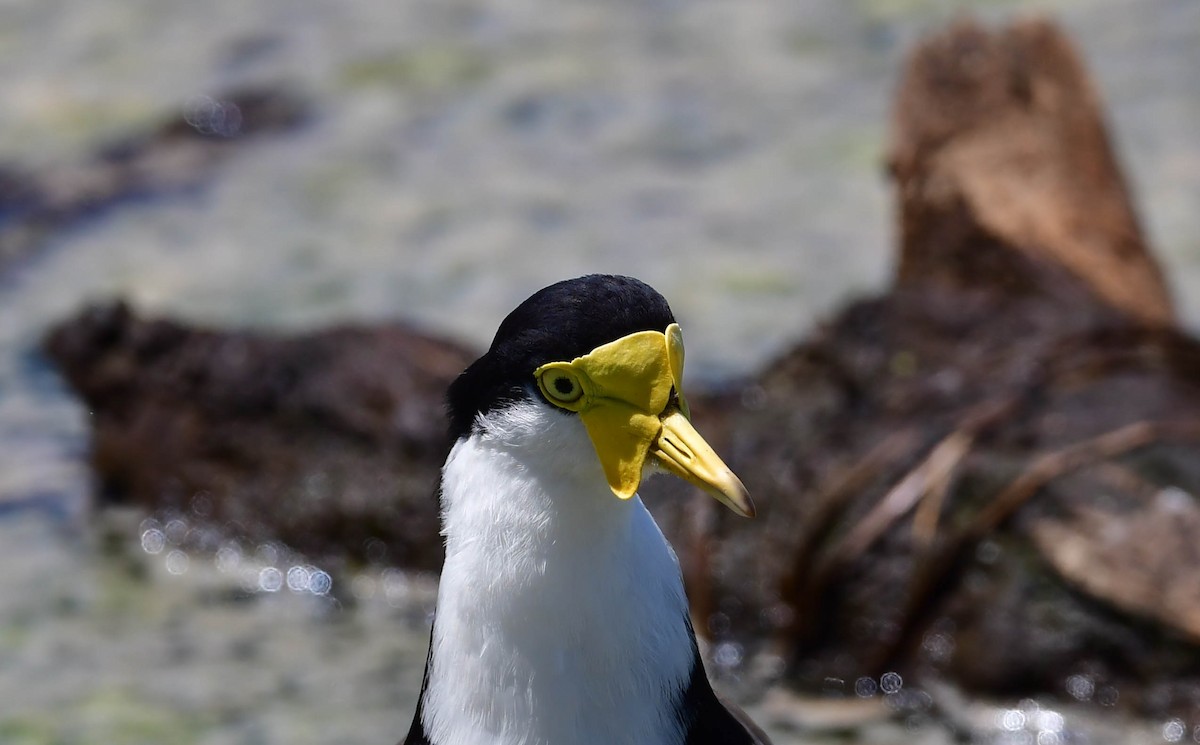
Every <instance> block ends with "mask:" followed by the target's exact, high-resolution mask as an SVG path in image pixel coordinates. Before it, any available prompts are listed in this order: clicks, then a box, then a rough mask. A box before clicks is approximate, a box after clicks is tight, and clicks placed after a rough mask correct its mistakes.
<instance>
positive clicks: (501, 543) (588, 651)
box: [422, 411, 696, 745]
mask: <svg viewBox="0 0 1200 745" xmlns="http://www.w3.org/2000/svg"><path fill="white" fill-rule="evenodd" d="M518 413H519V412H518ZM506 416H507V419H505V418H504V417H501V419H500V420H495V419H493V420H492V421H490V422H488V426H486V427H484V429H483V432H482V433H481V432H476V433H475V434H473V435H472V436H470V437H467V438H463V439H462V440H460V441H459V442H458V443H457V444H456V445H455V447H454V449H453V451H452V452H451V455H450V458H449V459H448V460H447V462H446V467H445V470H444V472H443V478H442V503H443V521H444V529H443V530H444V533H445V537H446V564H445V567H444V569H443V573H442V580H441V587H440V590H439V594H438V606H437V614H436V617H435V621H434V632H433V640H432V648H431V655H430V663H429V671H428V672H429V677H428V681H427V685H426V690H425V692H424V694H423V695H424V698H423V701H422V710H423V715H422V719H423V723H424V725H425V730H426V732H427V733H429V735H430V739H431V741H432V742H434V743H437V745H467V744H468V743H470V744H474V743H488V744H489V745H492V744H495V745H504V744H505V743H528V744H530V745H535V744H538V743H542V744H548V743H565V742H570V743H576V744H578V745H589V744H591V743H597V744H598V743H605V744H606V745H619V744H620V743H638V744H639V745H651V744H653V745H658V744H660V743H663V744H665V743H678V742H680V740H681V739H682V727H683V723H681V722H680V720H679V717H678V716H677V714H676V710H675V706H676V704H677V703H678V701H679V699H680V697H681V696H682V692H683V688H684V686H685V685H686V684H687V682H688V679H689V677H690V674H691V672H692V669H693V666H694V663H695V660H696V655H695V641H694V639H693V637H692V634H691V631H690V627H689V626H688V623H687V601H686V599H685V596H684V593H683V585H682V582H681V579H680V574H679V566H678V563H677V562H676V559H675V556H674V554H673V552H672V551H671V549H670V547H669V546H668V545H667V543H666V540H665V539H664V538H663V536H662V533H661V531H660V530H659V529H658V526H657V525H656V524H655V523H654V520H653V519H652V518H651V517H650V515H649V513H648V512H647V511H646V509H645V507H644V506H643V505H642V503H641V500H640V499H639V498H637V497H635V498H633V499H631V500H628V501H625V502H622V501H620V500H618V499H616V498H615V497H614V496H613V495H612V493H611V492H610V491H609V489H608V487H607V484H606V482H605V480H604V478H603V474H602V473H601V471H600V468H599V464H598V463H597V462H596V457H595V454H594V451H593V449H592V448H591V445H590V442H589V441H588V440H587V439H586V434H584V433H583V428H582V426H581V425H580V424H579V422H578V421H577V420H576V419H574V418H571V417H566V416H563V415H561V414H557V413H554V412H547V413H544V414H543V413H538V412H536V411H535V412H525V414H524V415H523V418H522V417H517V421H509V420H511V419H513V415H511V414H510V415H506ZM531 418H532V420H531ZM530 438H533V439H535V440H537V442H530V441H529V440H530Z"/></svg>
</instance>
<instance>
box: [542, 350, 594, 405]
mask: <svg viewBox="0 0 1200 745" xmlns="http://www.w3.org/2000/svg"><path fill="white" fill-rule="evenodd" d="M535 374H536V375H537V384H538V389H539V390H540V391H541V392H542V395H543V396H545V398H546V400H547V401H549V402H550V403H552V404H554V405H555V406H558V407H561V408H563V409H569V410H571V411H578V410H579V409H580V408H582V407H583V404H584V398H585V396H586V393H587V391H586V390H585V388H584V382H583V378H582V377H581V376H580V374H579V373H578V372H577V371H576V370H574V369H572V368H571V366H570V363H565V362H552V363H550V364H548V365H543V366H542V367H540V368H538V370H537V372H536V373H535Z"/></svg>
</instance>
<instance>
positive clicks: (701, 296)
mask: <svg viewBox="0 0 1200 745" xmlns="http://www.w3.org/2000/svg"><path fill="white" fill-rule="evenodd" d="M968 5H969V7H972V8H976V9H977V10H979V11H981V12H983V13H984V14H985V15H986V16H988V17H1004V16H1007V15H1010V14H1012V13H1014V12H1020V11H1024V10H1028V9H1052V10H1053V11H1054V12H1055V13H1056V14H1058V15H1059V16H1060V17H1061V18H1062V20H1063V21H1064V23H1065V25H1066V26H1067V28H1068V29H1069V30H1071V31H1072V32H1073V33H1074V34H1075V38H1076V39H1077V41H1078V42H1079V44H1080V46H1081V47H1082V50H1083V52H1084V55H1085V57H1086V58H1087V62H1088V64H1089V65H1090V67H1091V69H1092V71H1093V73H1094V75H1095V78H1096V81H1097V84H1098V86H1099V88H1100V91H1101V94H1102V96H1103V98H1104V99H1105V101H1106V103H1107V104H1108V109H1109V111H1110V121H1111V123H1112V125H1113V128H1114V135H1115V137H1116V140H1117V144H1118V147H1119V150H1120V153H1121V155H1122V158H1123V160H1124V162H1125V164H1126V166H1127V169H1128V171H1129V174H1130V176H1131V178H1132V180H1133V182H1134V186H1135V191H1136V193H1137V195H1138V201H1139V205H1140V207H1141V209H1142V213H1143V217H1144V219H1145V222H1146V225H1147V227H1148V229H1149V232H1150V234H1151V237H1152V240H1153V242H1154V244H1155V245H1156V246H1157V247H1158V248H1159V250H1160V255H1161V257H1162V259H1163V262H1164V264H1165V265H1166V266H1167V267H1168V274H1169V278H1170V281H1171V283H1172V286H1173V287H1174V289H1175V291H1176V300H1177V304H1178V307H1179V309H1180V313H1181V315H1182V317H1183V318H1184V319H1185V322H1186V323H1187V324H1188V325H1189V327H1191V328H1193V329H1200V291H1198V290H1200V211H1197V210H1196V209H1195V205H1196V203H1197V197H1198V196H1200V138H1197V137H1196V135H1195V132H1196V127H1195V122H1196V121H1200V84H1198V83H1197V80H1198V78H1197V76H1196V75H1195V71H1196V70H1197V69H1200V3H1196V2H1195V1H1194V0H1150V1H1147V0H1063V1H1062V2H1036V3H1030V2H1015V1H1014V2H1005V1H991V2H985V3H972V4H966V3H956V2H946V1H935V0H855V1H854V2H832V1H830V2H816V1H815V0H809V1H808V2H784V1H782V0H777V1H772V2H767V1H765V0H764V1H763V2H753V3H732V2H724V1H721V0H708V1H707V2H679V1H677V0H655V1H654V2H632V1H628V2H614V3H611V4H610V5H607V6H605V7H604V8H603V9H601V8H599V7H598V6H596V5H595V4H588V3H570V4H565V3H564V4H560V3H555V4H551V3H548V2H545V0H512V2H505V3H504V4H502V6H501V4H495V3H492V4H489V3H483V2H471V1H457V2H434V0H426V1H424V2H407V3H387V2H378V1H377V0H351V1H349V2H343V3H338V4H336V5H333V4H326V3H318V2H314V1H312V0H303V1H297V0H265V1H264V2H258V3H254V4H247V3H240V2H234V1H233V0H218V1H216V2H212V3H202V4H200V3H185V2H182V1H181V0H173V1H171V2H164V1H163V0H95V1H93V2H86V3H85V2H82V1H81V0H55V1H53V2H51V1H49V0H10V2H7V3H5V4H3V6H2V7H0V75H2V76H3V79H4V80H5V85H4V86H3V87H0V162H9V163H16V164H20V165H23V166H25V167H29V168H37V167H40V166H45V165H47V164H52V163H64V162H74V161H78V160H81V159H83V158H85V157H86V153H87V152H89V150H91V149H93V148H95V147H97V146H98V145H99V144H101V143H103V142H107V141H110V140H111V139H112V138H114V137H117V136H120V135H122V134H125V133H128V132H130V131H137V130H139V129H142V128H146V127H149V126H152V125H153V124H154V123H155V122H156V121H158V120H160V119H161V118H163V117H164V116H166V115H167V114H168V113H170V112H173V111H177V110H179V109H180V108H182V107H184V106H185V105H186V104H187V102H188V101H189V100H192V99H193V98H194V97H196V96H200V95H214V94H217V93H219V92H221V91H224V90H229V89H230V88H232V87H234V86H238V85H243V84H249V83H271V84H280V83H282V84H286V85H288V86H290V87H292V88H294V89H295V90H297V91H299V92H300V93H301V95H303V96H305V97H308V98H309V99H311V100H312V101H313V103H314V106H315V116H314V119H313V121H312V122H311V123H310V124H309V125H308V126H306V127H305V128H303V129H302V130H300V131H298V132H295V133H291V134H288V135H286V136H282V137H277V138H274V139H269V140H263V141H261V142H258V143H255V144H251V145H247V146H246V147H244V148H243V149H242V150H241V151H239V154H238V156H237V157H236V158H235V159H234V160H232V161H231V162H229V163H226V164H225V165H223V166H221V167H220V168H219V169H218V172H217V175H216V177H215V178H214V179H213V181H212V183H211V184H210V185H209V186H208V187H207V188H204V189H202V190H199V191H197V192H196V193H192V194H188V195H184V196H176V197H172V198H164V199H151V200H143V201H140V202H137V203H132V204H127V205H123V206H121V207H120V208H118V209H115V210H113V211H110V212H108V213H105V214H104V215H102V216H99V217H98V218H96V219H94V220H92V221H90V222H87V223H85V224H82V225H78V226H75V227H74V228H72V229H71V230H69V231H66V232H64V233H60V234H58V235H56V236H55V237H53V238H52V239H51V240H50V242H49V243H48V244H47V245H46V247H45V249H44V250H43V251H41V252H40V253H39V254H37V255H36V256H34V257H32V258H30V259H28V260H25V261H23V262H22V263H20V264H19V265H17V266H16V267H14V268H12V269H11V270H9V271H8V273H7V274H6V275H5V276H2V277H0V566H3V567H4V568H5V571H4V572H3V579H2V580H0V581H2V582H3V583H4V584H3V588H2V589H3V593H2V594H0V598H2V600H0V654H2V655H3V656H2V657H0V659H2V660H3V664H0V742H4V743H8V742H30V743H50V742H55V743H76V742H78V743H85V742H86V743H119V742H180V743H282V742H310V741H311V742H340V743H357V742H363V743H367V742H374V743H379V742H389V741H391V740H393V739H395V737H396V736H397V735H398V734H399V732H400V731H401V730H402V729H403V727H404V725H405V724H406V723H407V717H408V716H409V712H410V710H411V706H412V698H413V696H414V695H415V690H416V685H417V684H418V683H419V672H417V671H418V670H419V665H420V662H421V660H422V659H423V654H424V650H423V647H424V644H425V638H424V633H425V632H424V629H423V620H421V618H418V616H420V613H418V612H417V611H419V610H420V607H419V603H418V605H408V606H404V607H402V608H392V607H391V606H390V605H388V602H387V600H386V598H385V599H383V600H381V599H379V597H375V598H374V599H372V598H366V599H363V600H361V601H359V602H356V603H353V604H347V603H342V604H340V605H339V604H333V601H331V600H330V599H329V598H321V597H317V596H313V595H311V593H310V594H302V595H296V594H294V593H290V592H288V591H281V592H278V593H261V592H258V593H244V592H242V593H241V594H240V595H239V591H238V589H237V588H238V587H240V584H239V583H240V582H241V581H242V579H241V578H240V577H239V576H235V575H236V574H237V573H236V572H235V573H234V574H228V573H222V572H220V571H219V570H217V569H216V567H215V565H214V559H215V557H213V556H194V557H191V558H190V559H189V565H188V569H187V571H185V572H183V573H181V574H172V573H170V572H168V571H167V568H166V561H167V557H168V556H169V555H170V552H169V550H168V551H167V552H166V553H165V554H152V555H146V554H144V552H142V551H141V548H140V547H139V545H138V537H139V536H140V531H139V530H138V528H137V524H138V521H139V520H138V519H134V520H132V521H127V522H129V524H127V525H125V529H124V530H121V529H119V528H118V529H116V530H117V535H118V536H119V537H118V538H117V539H115V540H114V541H110V542H109V543H112V544H114V547H113V548H112V549H111V550H105V549H103V548H102V545H103V544H105V543H106V541H105V539H103V537H102V536H101V535H99V534H98V532H97V530H95V529H94V528H85V527H82V526H83V525H84V524H85V519H84V518H85V516H86V505H87V493H88V475H87V471H86V468H85V463H84V460H83V459H84V455H85V452H86V433H87V412H86V411H84V410H82V409H81V408H80V407H79V405H78V404H77V403H76V402H75V401H73V400H72V399H71V398H70V397H68V396H67V395H66V394H65V392H64V390H63V388H62V386H61V384H60V383H59V381H58V380H57V378H56V377H55V376H54V374H53V372H52V371H51V370H50V369H49V368H48V366H47V365H46V363H45V362H44V361H43V360H41V358H40V357H39V356H38V355H37V354H36V344H37V341H38V339H39V337H40V335H41V334H42V333H43V331H44V329H45V328H46V326H47V324H49V323H51V322H53V321H55V320H58V319H60V318H62V317H64V316H65V315H67V314H68V313H70V312H71V311H72V310H74V309H75V308H77V307H78V306H79V304H80V303H82V302H83V301H84V300H86V299H88V298H103V297H109V296H112V295H115V294H123V295H126V296H129V297H131V298H133V299H134V301H135V302H136V303H137V304H138V305H139V306H141V307H144V308H146V309H149V310H152V311H156V312H170V313H175V314H180V315H183V316H185V317H187V318H189V319H193V320H198V321H204V322H212V323H219V324H239V325H254V326H260V327H268V328H306V327H310V326H312V325H314V324H321V323H326V322H331V321H335V320H347V319H365V320H370V319H379V318H397V317H398V318H406V319H411V320H415V321H416V322H418V323H420V324H422V325H424V326H426V327H427V328H429V329H431V330H434V331H438V332H441V333H446V334H450V335H453V336H455V337H457V338H461V339H464V340H466V341H468V342H471V343H474V344H477V345H482V344H484V343H486V341H487V339H488V338H489V337H490V334H491V333H492V331H493V330H494V327H495V325H496V323H497V320H498V319H499V318H500V317H501V316H502V315H503V314H504V313H505V312H506V311H507V310H508V309H509V308H511V307H512V306H513V305H515V303H516V302H518V301H519V300H521V299H523V298H524V297H525V296H526V295H527V294H528V293H529V292H531V291H532V290H534V289H536V288H538V287H540V286H542V285H544V284H546V283H548V282H551V281H554V280H556V279H560V278H562V277H565V276H571V275H576V274H580V273H584V272H588V271H618V272H624V273H630V274H635V275H637V276H640V277H642V278H644V279H646V280H648V281H649V282H651V284H654V285H655V286H656V287H658V288H659V289H660V290H661V291H663V292H664V294H665V295H667V297H668V298H669V299H670V300H671V302H672V304H673V306H674V308H675V310H676V313H677V315H679V316H680V318H681V320H682V322H683V324H684V327H685V329H686V330H687V332H688V340H689V344H688V351H689V371H690V374H692V375H694V376H697V377H702V378H710V379H711V378H718V377H725V376H730V375H737V374H741V373H746V372H748V371H750V370H753V369H754V368H755V367H756V366H757V365H760V364H762V363H763V361H765V360H766V359H768V358H769V357H770V356H771V355H772V354H773V353H775V352H776V351H778V350H779V349H781V348H782V347H784V346H785V345H786V344H787V343H788V342H789V341H790V340H793V339H795V338H798V337H799V336H801V335H802V334H803V333H804V332H805V330H806V329H807V328H809V327H811V325H812V324H813V323H814V322H815V321H816V320H817V319H819V318H820V317H821V316H822V315H824V314H828V313H830V312H832V311H833V310H834V309H835V308H836V307H837V306H838V305H839V304H841V303H843V302H846V301H847V300H848V299H849V298H851V297H853V296H855V295H857V294H860V293H862V292H866V291H870V290H872V289H874V288H878V287H880V286H882V285H883V283H884V282H886V279H887V274H888V258H887V257H888V246H889V245H890V241H891V238H890V235H889V228H888V224H889V222H888V220H889V216H888V203H887V193H886V189H885V184H884V182H883V179H882V176H881V167H880V163H881V159H882V155H883V149H884V138H885V135H886V112H887V103H888V96H889V93H890V90H891V86H892V84H893V83H894V77H895V74H896V70H897V67H898V65H899V63H900V60H901V59H902V55H903V53H904V50H905V49H906V48H907V47H908V46H909V45H910V44H911V42H912V41H913V40H915V39H916V38H917V37H918V36H919V35H920V33H922V31H923V30H925V29H928V28H930V27H931V26H933V25H936V24H938V23H940V22H942V21H944V20H945V19H946V18H948V17H950V16H951V15H953V14H954V13H955V12H957V11H958V10H959V9H961V8H964V7H968ZM139 519H140V518H139ZM130 557H133V558H130ZM142 564H144V565H145V571H142V570H139V569H136V568H131V567H136V566H139V565H142ZM176 568H178V566H176ZM262 568H263V567H259V569H260V570H261V569H262ZM346 581H350V580H348V579H347V580H346ZM371 581H374V582H376V584H377V585H378V586H382V584H381V583H382V582H383V580H382V579H381V578H378V577H377V578H374V579H372V578H369V577H368V578H367V579H364V580H363V582H364V583H366V584H361V583H360V586H359V589H360V590H361V589H362V588H363V587H366V586H367V585H368V584H369V583H370V582H371ZM397 581H398V580H396V579H395V578H394V577H393V579H392V582H393V584H394V583H395V582H397ZM230 588H232V589H230ZM426 589H427V588H426ZM414 592H416V591H414ZM425 592H426V590H421V591H420V592H417V595H418V597H420V598H423V599H424V600H421V601H420V602H424V601H425V600H427V596H426V595H425V594H421V593H425ZM336 594H337V592H336V591H335V595H336ZM352 594H353V593H351V595H352ZM406 597H408V596H407V595H406ZM413 602H417V601H413ZM422 618H423V617H422ZM246 650H251V651H250V652H247V651H246ZM243 657H244V659H243ZM1155 727H1158V725H1157V724H1155V725H1154V727H1152V728H1151V731H1153V732H1155V733H1157V732H1158V731H1159V730H1158V729H1155ZM881 732H883V734H880V735H879V737H880V738H885V739H881V740H879V741H880V742H883V741H886V737H889V736H892V735H894V734H895V733H894V732H892V731H891V730H881ZM887 732H892V734H891V735H889V734H887ZM926 737H927V738H932V739H930V741H931V742H936V741H938V740H937V738H938V737H939V735H936V734H927V735H926ZM872 741H874V740H872ZM1116 741H1122V740H1119V739H1118V740H1116Z"/></svg>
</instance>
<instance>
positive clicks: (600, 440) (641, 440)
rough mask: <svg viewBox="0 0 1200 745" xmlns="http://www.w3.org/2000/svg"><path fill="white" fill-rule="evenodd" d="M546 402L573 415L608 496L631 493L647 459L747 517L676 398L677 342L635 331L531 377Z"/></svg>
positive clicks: (672, 329)
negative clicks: (584, 432)
mask: <svg viewBox="0 0 1200 745" xmlns="http://www.w3.org/2000/svg"><path fill="white" fill-rule="evenodd" d="M534 376H535V378H536V379H537V384H538V388H539V390H540V391H541V392H542V395H543V396H545V398H546V400H547V401H549V402H550V403H552V404H554V405H555V406H559V407H561V408H564V409H567V410H568V411H574V412H577V413H578V414H579V418H580V419H581V420H582V421H583V424H584V426H585V427H586V428H587V432H588V436H589V438H590V439H591V441H592V446H593V447H595V449H596V455H597V457H598V458H599V459H600V464H601V466H602V467H603V469H604V475H605V477H606V478H607V480H608V485H609V487H610V488H611V489H612V492H613V494H615V495H617V496H618V497H620V498H621V499H629V498H630V497H632V496H633V495H634V494H636V493H637V490H638V486H640V484H641V481H642V471H643V467H644V466H645V462H646V458H647V456H649V455H651V454H653V455H654V456H655V457H656V458H657V459H658V461H659V463H660V465H662V466H663V467H664V468H665V469H666V470H667V471H670V472H671V473H673V474H675V475H676V476H679V477H680V478H682V479H685V480H686V481H689V482H691V483H693V484H695V485H696V486H699V487H700V488H702V489H704V490H705V491H707V492H708V493H710V494H712V495H713V496H714V497H716V498H717V500H718V501H720V502H721V503H722V504H724V505H725V506H727V507H729V508H730V509H731V510H733V511H734V512H736V513H738V514H739V515H743V516H746V517H752V516H753V515H754V504H753V503H752V502H751V501H750V496H749V494H748V493H747V492H746V487H745V486H743V485H742V482H741V481H740V480H739V479H738V477H737V476H735V475H734V473H733V472H732V471H731V470H730V469H729V467H728V466H726V465H725V463H724V462H723V461H722V460H721V458H720V457H719V456H718V455H717V454H716V453H715V452H714V451H713V449H712V448H711V447H710V446H709V445H708V443H707V442H705V441H704V438H703V437H701V436H700V434H699V433H698V432H697V431H696V430H695V428H694V427H692V424H691V422H690V421H689V414H688V408H687V403H686V400H685V399H684V396H683V335H682V332H681V331H680V329H679V325H678V324H675V323H673V324H671V325H670V326H668V327H667V329H666V331H665V332H658V331H639V332H637V333H634V334H630V335H629V336H625V337H622V338H621V339H617V340H616V341H613V342H609V343H608V344H604V345H602V346H599V347H596V348H595V349H593V350H592V351H591V352H589V353H588V354H585V355H584V356H582V357H576V358H575V359H574V360H571V361H570V362H551V363H548V364H546V365H542V366H541V367H539V368H538V369H537V370H536V371H535V372H534Z"/></svg>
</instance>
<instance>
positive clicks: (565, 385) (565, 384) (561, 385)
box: [554, 377, 575, 396]
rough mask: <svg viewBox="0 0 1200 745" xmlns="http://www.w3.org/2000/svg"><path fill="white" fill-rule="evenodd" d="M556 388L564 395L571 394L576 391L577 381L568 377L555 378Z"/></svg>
mask: <svg viewBox="0 0 1200 745" xmlns="http://www.w3.org/2000/svg"><path fill="white" fill-rule="evenodd" d="M554 390H556V391H558V392H559V393H561V394H562V395H564V396H569V395H571V394H572V393H574V392H575V383H574V382H573V381H572V380H571V379H570V378H568V377H560V378H555V379H554Z"/></svg>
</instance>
